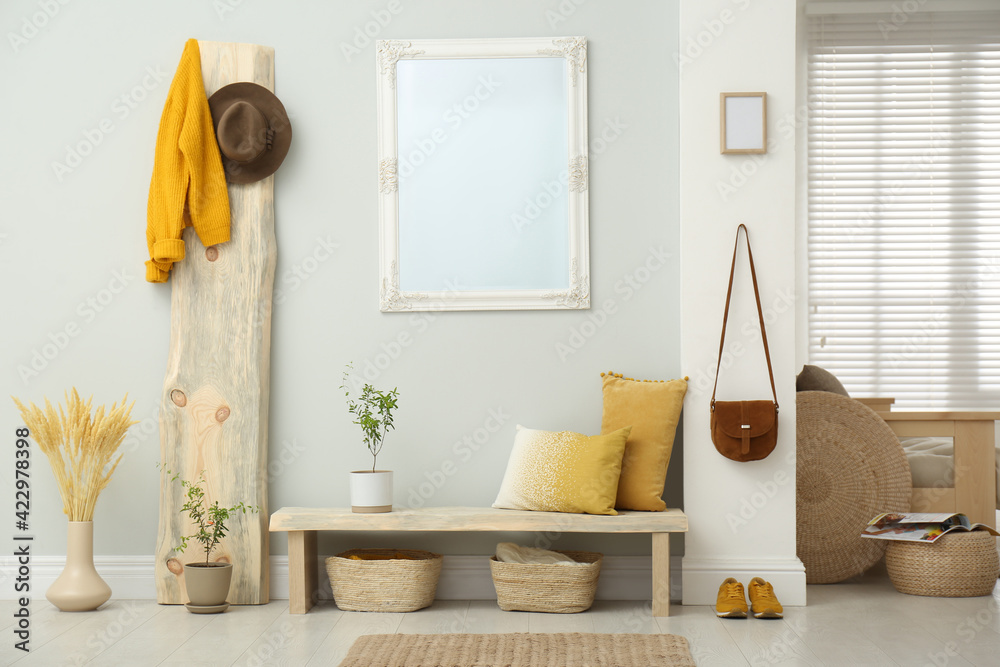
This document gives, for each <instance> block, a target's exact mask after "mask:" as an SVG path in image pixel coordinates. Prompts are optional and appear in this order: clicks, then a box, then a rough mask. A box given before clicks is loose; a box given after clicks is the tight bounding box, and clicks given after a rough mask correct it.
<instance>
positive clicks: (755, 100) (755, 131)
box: [719, 93, 767, 154]
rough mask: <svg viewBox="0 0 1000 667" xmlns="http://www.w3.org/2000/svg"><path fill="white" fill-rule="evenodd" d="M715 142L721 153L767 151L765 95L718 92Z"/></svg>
mask: <svg viewBox="0 0 1000 667" xmlns="http://www.w3.org/2000/svg"><path fill="white" fill-rule="evenodd" d="M719 105H720V108H719V119H720V123H719V131H720V132H719V140H720V142H721V148H722V152H723V153H736V154H740V153H744V154H745V153H766V152H767V93H722V94H721V95H720V97H719Z"/></svg>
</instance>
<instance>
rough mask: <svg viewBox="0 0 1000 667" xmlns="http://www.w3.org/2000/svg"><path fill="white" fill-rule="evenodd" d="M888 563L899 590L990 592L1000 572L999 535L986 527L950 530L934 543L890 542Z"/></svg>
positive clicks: (942, 594) (958, 594) (951, 594)
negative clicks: (962, 530)
mask: <svg viewBox="0 0 1000 667" xmlns="http://www.w3.org/2000/svg"><path fill="white" fill-rule="evenodd" d="M885 566H886V569H887V570H889V578H890V579H891V580H892V585H893V586H895V587H896V590H897V591H899V592H900V593H906V594H907V595H929V596H932V597H939V598H968V597H976V596H979V595H989V594H991V593H992V592H993V587H994V586H995V585H996V583H997V575H998V574H1000V558H998V557H997V547H996V538H994V537H993V536H992V535H990V534H989V533H988V532H986V531H985V530H974V531H972V532H971V533H964V532H954V533H948V534H947V535H942V536H941V537H939V538H937V539H936V540H935V541H934V542H933V543H931V544H928V543H926V542H890V543H889V548H888V549H886V552H885Z"/></svg>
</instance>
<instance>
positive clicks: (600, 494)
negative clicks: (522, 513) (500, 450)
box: [493, 424, 630, 514]
mask: <svg viewBox="0 0 1000 667" xmlns="http://www.w3.org/2000/svg"><path fill="white" fill-rule="evenodd" d="M629 430H630V429H629V427H628V426H626V427H625V428H621V429H618V430H617V431H615V432H614V433H609V434H607V435H592V436H586V435H580V434H579V433H573V432H571V431H559V432H558V433H553V432H552V431H536V430H534V429H530V428H525V427H523V426H521V425H520V424H518V426H517V435H516V436H515V437H514V450H513V451H512V452H511V453H510V460H509V461H508V462H507V473H506V474H505V475H504V476H503V483H502V484H501V485H500V493H499V494H498V495H497V499H496V501H495V502H494V503H493V507H499V508H502V509H512V510H539V511H543V512H574V513H576V514H617V512H615V493H616V491H617V490H618V475H619V474H620V473H621V469H622V454H623V453H624V452H625V441H626V440H627V439H628V434H629Z"/></svg>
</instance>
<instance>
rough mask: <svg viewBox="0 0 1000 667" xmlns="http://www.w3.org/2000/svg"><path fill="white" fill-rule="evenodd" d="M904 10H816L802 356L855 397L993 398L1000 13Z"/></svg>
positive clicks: (998, 319) (998, 399) (999, 281)
mask: <svg viewBox="0 0 1000 667" xmlns="http://www.w3.org/2000/svg"><path fill="white" fill-rule="evenodd" d="M912 4H913V5H914V6H915V7H916V6H919V5H920V3H919V2H914V3H912ZM907 6H908V5H907V3H900V4H899V5H897V6H896V9H897V10H898V11H895V12H894V13H890V14H885V15H880V14H860V15H844V14H840V15H827V16H810V21H809V45H808V106H809V113H808V262H809V271H808V276H809V286H808V295H809V297H808V298H809V303H808V310H809V315H808V326H809V358H810V363H813V364H816V365H818V366H822V367H824V368H827V369H829V370H830V371H831V372H833V373H834V374H835V375H836V376H837V377H838V378H840V379H841V381H842V382H843V383H844V385H845V386H846V387H847V389H848V391H850V392H851V394H852V395H857V396H892V397H895V398H896V404H897V406H903V407H910V408H935V407H936V408H992V409H997V408H998V407H1000V12H988V13H987V12H953V13H931V12H915V13H911V14H907V13H905V11H904V10H903V8H904V7H907ZM998 9H1000V4H998Z"/></svg>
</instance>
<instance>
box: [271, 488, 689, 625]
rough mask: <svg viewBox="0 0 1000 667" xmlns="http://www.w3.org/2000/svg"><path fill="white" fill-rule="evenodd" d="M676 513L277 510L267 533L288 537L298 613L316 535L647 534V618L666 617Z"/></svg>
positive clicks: (682, 519)
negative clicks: (649, 581)
mask: <svg viewBox="0 0 1000 667" xmlns="http://www.w3.org/2000/svg"><path fill="white" fill-rule="evenodd" d="M687 529H688V521H687V516H685V514H684V513H683V512H681V511H680V510H667V511H665V512H627V511H622V512H619V513H618V516H596V515H592V514H564V513H561V512H524V511H520V510H498V509H488V508H482V507H424V508H420V509H394V510H393V511H392V512H387V513H385V514H354V513H352V512H351V510H350V508H326V509H312V508H307V507H283V508H281V509H280V510H278V511H277V512H275V513H274V514H272V515H271V527H270V530H271V532H272V533H275V532H287V533H288V579H289V591H288V598H289V600H288V607H289V612H290V613H292V614H304V613H306V612H307V611H309V609H310V608H311V607H312V606H313V604H314V602H315V600H316V597H317V595H318V585H317V574H318V562H317V560H318V556H319V554H318V553H317V548H316V534H317V533H318V532H319V531H321V530H337V531H347V530H351V531H399V532H410V531H423V532H437V531H441V532H471V531H490V532H493V531H498V532H499V531H504V532H511V531H528V532H556V533H650V534H651V535H652V539H653V581H652V599H653V615H654V616H667V615H669V613H670V533H683V532H687Z"/></svg>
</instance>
